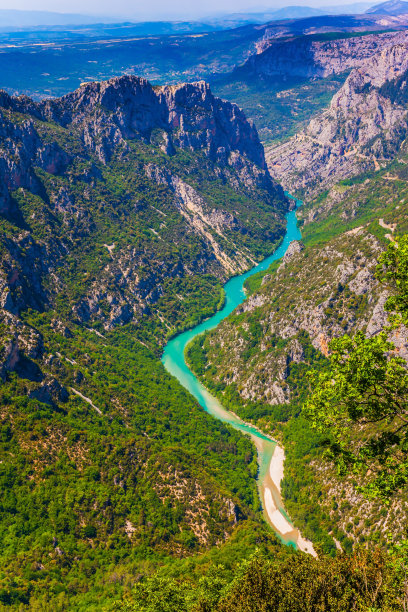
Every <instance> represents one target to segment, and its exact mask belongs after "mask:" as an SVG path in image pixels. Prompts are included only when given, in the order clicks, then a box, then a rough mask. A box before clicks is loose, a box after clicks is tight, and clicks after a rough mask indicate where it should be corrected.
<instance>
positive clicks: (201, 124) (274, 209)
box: [0, 77, 287, 329]
mask: <svg viewBox="0 0 408 612" xmlns="http://www.w3.org/2000/svg"><path fill="white" fill-rule="evenodd" d="M0 130H1V141H0V147H1V149H0V184H1V191H0V212H1V214H2V215H3V216H4V217H5V218H7V220H8V221H7V223H8V224H11V225H8V226H7V231H6V233H5V235H4V236H3V239H2V244H3V247H4V255H3V261H2V279H3V293H2V297H1V301H2V304H3V307H4V308H8V309H9V311H10V312H12V313H13V314H15V315H17V314H18V313H19V312H20V311H21V310H22V309H24V308H26V307H28V306H30V307H35V308H39V307H41V308H44V307H50V305H52V304H54V300H55V297H56V294H57V293H59V292H61V291H63V290H64V291H66V292H67V299H68V301H69V302H70V303H71V307H72V315H73V316H75V317H77V318H78V319H79V320H80V321H92V320H99V321H102V322H103V325H104V326H105V327H106V328H107V329H108V328H109V329H110V328H113V327H114V326H115V325H121V324H124V323H127V322H129V321H131V320H132V319H134V320H137V319H138V318H139V317H140V316H141V315H142V314H143V313H144V312H147V310H148V309H149V308H150V307H151V306H152V305H154V304H155V303H156V302H158V300H160V298H163V296H164V295H165V289H164V284H165V279H166V282H168V281H167V279H169V278H172V279H177V278H183V277H189V276H191V275H194V274H196V273H200V274H205V273H210V274H212V275H213V276H214V278H218V279H225V278H227V277H228V275H230V274H233V273H236V272H238V271H241V270H244V269H246V268H248V267H250V266H251V265H252V264H253V262H254V261H255V260H257V259H259V257H260V256H262V255H263V253H264V249H265V237H266V239H267V240H269V241H270V243H271V244H270V249H272V248H273V247H272V244H273V243H274V242H275V241H276V240H278V239H279V236H280V235H281V233H282V232H283V223H282V213H283V212H284V210H285V209H286V208H287V204H286V201H285V198H284V195H283V191H282V189H281V188H280V187H279V186H278V185H277V184H276V183H275V182H274V181H273V180H272V179H271V176H270V174H269V171H268V169H267V168H266V164H265V157H264V152H263V147H262V145H261V143H260V141H259V138H258V135H257V132H256V129H255V127H254V126H253V125H252V124H251V123H250V122H248V121H247V120H246V118H245V116H244V114H243V113H242V111H240V109H239V108H238V107H237V106H236V105H234V104H230V103H228V102H223V101H222V100H220V99H218V98H216V97H214V96H213V95H212V93H211V91H210V89H209V87H208V85H207V84H206V83H203V82H200V83H196V84H190V85H180V86H174V87H159V88H153V87H152V86H151V85H150V83H148V82H147V81H146V80H144V79H139V78H136V77H121V78H116V79H112V80H110V81H107V82H104V83H90V84H87V85H83V86H82V87H80V88H79V89H78V90H77V91H75V92H74V93H72V94H69V95H67V96H65V97H63V98H60V99H55V100H47V101H44V102H41V103H36V102H33V101H32V100H30V99H29V98H26V97H19V98H13V97H10V96H8V95H7V94H5V93H4V92H3V93H1V95H0ZM257 207H259V208H258V221H257V223H256V224H253V223H252V222H250V221H249V218H250V217H252V216H253V215H254V214H257V213H256V209H257ZM27 215H28V216H27ZM259 215H260V217H259ZM122 219H123V220H122ZM259 221H260V222H259ZM115 223H116V224H120V223H122V226H123V223H125V224H130V226H132V227H133V229H132V230H131V231H132V240H131V241H129V240H126V238H125V239H124V240H123V238H124V237H125V235H126V230H124V226H123V227H122V230H120V229H119V225H118V226H117V228H116V229H114V225H115ZM41 224H42V229H40V227H39V225H41ZM129 231H130V229H129ZM123 232H125V233H123ZM121 234H122V238H121ZM81 241H82V244H81ZM84 243H86V244H87V247H86V248H84ZM179 245H182V246H181V247H180V246H179ZM192 245H194V248H193V249H191V246H192ZM95 249H96V251H97V252H98V253H96V251H95ZM86 252H88V257H92V256H91V255H90V254H91V253H92V252H93V253H94V256H95V257H96V260H97V261H99V262H100V264H99V267H100V270H99V272H98V273H97V275H96V276H95V275H94V274H92V275H91V277H90V278H88V282H87V284H86V286H83V287H82V288H81V290H80V291H77V290H75V292H73V291H72V283H74V284H76V286H77V287H78V288H79V286H80V284H78V282H79V279H76V280H75V281H74V276H75V275H76V273H75V272H74V269H72V272H73V276H72V278H71V279H68V278H66V270H67V267H66V263H67V260H69V259H71V258H73V259H74V260H75V262H76V263H75V265H76V266H78V262H79V260H81V259H83V257H84V255H85V253H86ZM83 266H84V270H83V272H82V274H83V275H84V274H85V275H86V274H87V269H88V270H89V263H88V262H85V261H83ZM64 268H65V271H64ZM64 277H65V278H64ZM74 293H75V297H74ZM68 294H69V295H70V296H71V297H68Z"/></svg>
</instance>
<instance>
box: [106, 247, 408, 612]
mask: <svg viewBox="0 0 408 612" xmlns="http://www.w3.org/2000/svg"><path fill="white" fill-rule="evenodd" d="M377 276H378V278H379V279H380V280H381V281H382V282H386V283H387V284H388V285H389V287H390V289H391V296H390V297H389V299H388V302H387V306H386V308H387V309H388V311H389V312H394V313H396V314H395V315H394V318H393V320H392V323H391V325H392V327H393V328H394V329H395V328H397V327H398V328H399V327H400V326H401V325H406V323H407V321H408V299H407V295H408V292H407V288H408V236H404V237H400V238H397V240H396V242H392V243H391V244H390V246H389V247H388V249H387V251H386V252H385V253H384V254H383V255H382V256H381V258H380V262H379V265H378V268H377ZM391 331H392V328H391V327H389V328H385V329H384V332H383V333H381V334H379V335H377V336H374V337H372V338H366V337H365V336H364V335H363V334H361V333H357V334H356V336H355V337H354V338H351V337H350V336H348V335H345V336H344V337H343V338H341V339H336V340H333V341H332V343H331V346H330V348H331V351H330V354H329V357H328V358H327V359H326V360H325V362H324V365H323V367H320V368H319V367H316V357H317V356H316V355H315V356H314V355H313V352H310V350H309V352H308V353H307V355H308V359H309V361H310V363H311V364H312V365H313V382H312V393H310V391H309V390H308V389H307V388H305V387H303V389H302V390H300V391H299V393H298V396H297V398H298V400H301V403H303V405H304V408H303V411H302V412H303V415H302V416H298V418H297V419H295V418H294V417H295V416H296V415H295V414H292V415H291V417H292V418H291V421H292V422H294V423H295V424H296V425H295V427H296V433H297V435H298V437H299V438H300V439H297V440H296V451H297V452H298V453H299V455H300V454H301V453H302V451H303V452H305V451H306V452H307V453H308V456H307V459H308V460H309V461H310V459H311V456H310V445H309V448H308V449H306V448H305V445H304V444H303V443H302V442H303V440H305V438H306V436H304V433H305V431H306V432H307V433H308V434H309V435H311V437H312V440H314V441H315V443H317V445H319V444H320V445H321V443H322V441H323V439H324V440H325V441H327V442H330V444H331V447H330V453H331V454H330V457H331V459H332V460H333V459H334V460H335V461H336V462H337V463H338V464H339V465H340V466H341V472H342V475H343V476H345V475H346V474H347V472H351V473H354V474H359V473H363V474H364V477H365V479H364V489H365V492H366V494H368V495H369V496H370V497H374V498H385V499H387V500H390V499H391V498H392V497H393V496H394V495H395V493H396V492H397V491H398V490H399V489H401V487H404V486H405V485H406V482H407V464H408V459H407V434H408V427H407V421H406V415H407V379H408V378H407V366H406V361H404V360H402V359H401V358H399V357H398V356H395V355H393V352H392V351H393V349H395V347H394V346H393V345H392V343H391V342H390V341H389V340H387V333H388V334H389V333H390V332H391ZM202 348H203V342H202V339H200V342H196V343H195V344H194V345H193V346H192V348H191V349H190V351H189V359H190V362H191V363H192V365H193V364H194V366H195V367H196V368H197V371H198V372H199V373H201V375H202V373H203V367H204V361H203V353H202ZM300 378H301V379H302V378H303V380H304V377H300ZM296 380H297V377H296V376H295V377H294V381H296ZM294 381H292V385H293V386H294ZM305 398H306V402H304V401H302V400H304V399H305ZM235 401H236V402H237V399H236V400H235ZM236 406H238V402H237V403H236ZM258 416H259V415H258V414H257V413H255V414H254V415H252V418H257V417H258ZM271 416H272V415H269V418H271ZM282 416H283V415H281V421H283V420H284V418H282ZM246 418H248V419H249V418H251V416H250V415H249V414H248V413H247V415H246ZM272 418H274V419H275V420H278V419H279V417H278V415H277V413H276V412H275V414H274V415H273V416H272ZM373 423H377V424H379V426H378V425H377V427H376V429H373V425H372V424H373ZM354 426H355V427H357V429H358V432H359V434H358V440H359V443H358V444H356V440H357V438H356V435H355V432H354V435H353V427H354ZM314 430H316V431H317V432H318V433H319V434H320V436H323V438H322V437H320V440H319V438H318V437H314V438H313V431H314ZM301 432H303V437H302V435H301ZM360 440H363V444H361V443H360ZM285 441H286V442H289V443H290V438H289V439H288V437H287V438H286V440H285ZM326 446H327V444H326ZM299 447H300V448H299ZM285 448H286V447H285ZM315 456H316V455H315ZM292 461H293V457H292ZM297 467H299V465H298V466H297ZM367 477H368V480H367ZM285 481H287V476H286V475H285ZM306 484H307V487H311V486H312V483H311V482H308V483H306ZM286 485H287V482H286ZM287 486H288V485H287ZM288 495H290V492H288V490H287V489H286V496H288ZM309 518H310V517H309ZM311 518H312V520H313V517H311ZM373 518H374V517H373ZM342 544H344V542H342ZM407 551H408V544H407V542H406V541H401V540H400V541H398V542H396V543H392V542H391V541H389V542H388V543H387V544H385V543H384V545H383V546H382V547H376V546H375V545H374V543H373V542H371V543H370V545H369V547H362V546H360V547H358V546H354V550H353V552H351V550H350V552H349V554H347V553H345V552H342V553H339V552H338V551H337V553H334V551H332V554H331V555H328V554H327V552H328V551H327V552H326V553H325V552H323V549H322V548H320V549H319V557H318V559H313V558H312V557H310V556H307V555H304V554H302V553H289V552H287V553H286V554H283V555H281V556H280V557H276V556H275V555H271V554H270V553H269V554H265V553H264V552H261V551H257V552H256V553H255V555H253V556H252V558H250V559H249V560H247V561H245V562H244V563H241V564H239V565H237V566H236V567H235V568H234V571H233V573H231V571H230V570H227V569H226V568H225V567H223V566H216V565H213V566H212V568H211V570H210V571H209V572H208V573H207V574H206V575H205V576H203V577H201V578H200V580H198V581H197V580H196V581H194V580H192V579H191V578H190V579H179V580H177V579H174V578H172V577H169V576H167V575H166V574H165V573H162V574H159V575H155V576H153V577H151V578H148V579H146V580H143V581H141V582H140V584H138V585H137V586H136V587H135V589H134V590H133V592H132V595H131V597H130V598H129V599H127V600H125V601H124V602H123V604H118V606H117V608H116V609H118V610H120V611H122V610H123V611H129V612H133V611H135V612H136V611H138V612H139V611H140V612H155V611H158V610H160V611H161V610H163V612H164V611H166V612H173V611H174V612H175V611H176V610H184V611H186V612H188V611H197V612H198V611H201V612H203V611H208V612H210V611H214V612H215V611H219V612H221V611H223V612H228V611H230V610H231V611H232V610H238V611H242V612H244V611H245V612H246V611H248V612H249V611H251V612H256V611H259V612H261V611H263V612H266V611H268V610H270V611H271V612H272V611H275V610H280V611H282V612H284V611H288V612H289V611H290V612H297V611H299V612H301V611H302V612H307V611H310V612H312V611H313V612H314V611H316V610H322V611H335V610H337V611H339V612H343V611H346V610H362V611H363V610H364V611H366V612H368V611H372V610H382V611H386V612H391V611H392V610H401V609H405V607H406V605H407V604H408V583H407V577H406V564H407V561H408V558H407Z"/></svg>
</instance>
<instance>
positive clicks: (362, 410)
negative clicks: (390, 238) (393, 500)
mask: <svg viewBox="0 0 408 612" xmlns="http://www.w3.org/2000/svg"><path fill="white" fill-rule="evenodd" d="M377 277H378V279H379V280H380V281H381V282H384V283H385V282H386V283H387V284H388V286H389V288H390V291H392V294H391V296H390V297H389V299H388V300H387V304H386V308H387V310H389V311H391V312H392V316H390V320H391V324H390V325H389V326H388V327H386V328H385V329H384V330H383V331H382V332H381V333H379V334H378V335H376V336H374V337H371V338H366V337H365V336H364V334H363V333H362V332H358V333H357V334H356V335H355V336H354V337H353V338H351V337H350V336H348V335H345V336H344V337H342V338H339V339H335V340H333V341H332V342H331V344H330V360H329V368H328V370H327V371H325V372H323V373H320V374H317V373H314V374H313V373H312V375H311V381H312V389H313V391H312V393H311V395H310V397H309V399H308V400H307V402H306V404H305V406H304V413H305V415H306V416H307V417H308V418H309V419H310V421H311V423H312V425H313V427H315V428H316V429H317V430H319V431H320V432H322V433H324V434H326V435H327V446H328V455H329V456H330V457H331V458H332V459H334V460H335V462H336V464H337V466H338V468H339V470H340V472H341V473H343V474H344V473H350V472H351V473H359V474H362V475H363V476H364V487H363V489H364V490H365V491H366V492H367V493H368V494H370V495H371V496H381V497H384V498H389V497H390V496H391V495H392V494H393V493H395V491H397V490H398V489H400V488H401V487H403V486H404V485H406V483H407V482H408V370H407V363H406V361H405V360H403V359H402V358H401V357H399V356H398V355H397V354H396V352H395V346H394V345H393V344H392V342H390V340H389V335H390V332H391V331H392V329H394V328H395V327H398V326H401V325H402V324H403V323H407V321H408V236H404V237H402V238H400V239H399V240H398V241H396V242H395V243H391V244H390V245H389V247H388V249H387V251H386V252H385V253H383V254H382V256H381V257H380V260H379V265H378V267H377Z"/></svg>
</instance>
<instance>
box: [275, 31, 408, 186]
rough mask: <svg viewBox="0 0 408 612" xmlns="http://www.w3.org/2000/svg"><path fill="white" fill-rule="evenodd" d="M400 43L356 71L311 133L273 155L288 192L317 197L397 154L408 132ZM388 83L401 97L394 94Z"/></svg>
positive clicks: (406, 55) (407, 64) (405, 51)
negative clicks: (321, 192) (344, 179)
mask: <svg viewBox="0 0 408 612" xmlns="http://www.w3.org/2000/svg"><path fill="white" fill-rule="evenodd" d="M396 40H397V41H398V42H397V44H394V45H393V46H388V47H387V48H385V49H383V50H382V51H380V52H379V53H377V54H375V55H373V56H372V57H371V58H370V59H369V60H368V61H366V62H365V63H363V64H362V65H361V66H360V67H359V68H356V69H354V70H353V71H352V72H351V74H350V75H349V77H348V78H347V80H346V82H345V84H344V85H343V87H342V88H341V89H340V90H339V91H338V92H337V94H336V95H335V96H334V97H333V99H332V101H331V104H330V106H329V108H328V109H327V110H326V111H324V112H323V113H322V114H321V115H319V116H318V117H316V118H314V119H313V120H312V121H310V123H309V125H308V126H307V127H306V129H305V130H303V131H302V132H300V133H299V134H297V135H296V136H294V137H293V138H292V139H290V140H289V141H288V142H286V143H284V144H282V145H279V146H277V147H273V148H271V149H270V150H269V151H268V162H269V166H270V169H271V171H272V173H273V174H274V175H275V176H276V177H277V178H278V179H280V180H281V181H282V182H283V184H284V186H285V187H286V188H290V189H295V188H297V189H302V190H303V191H304V192H306V193H307V194H309V195H313V194H316V193H318V192H319V191H322V190H323V189H326V188H327V187H330V186H331V185H332V184H333V183H334V182H336V181H338V180H339V179H342V178H347V177H349V176H352V175H355V174H357V173H359V172H361V171H364V170H369V169H374V168H378V167H379V165H381V164H382V163H383V162H387V161H389V160H390V159H392V158H393V157H394V156H395V154H396V153H397V151H398V149H399V146H400V144H401V142H402V141H403V140H404V138H405V136H406V133H407V108H406V101H405V99H404V96H403V95H402V94H403V90H404V87H405V81H404V79H403V78H402V77H403V76H404V75H405V73H406V72H407V70H408V37H407V35H406V34H399V35H398V36H397V38H396ZM386 84H391V86H392V87H391V89H392V88H394V89H395V90H397V91H398V93H399V94H400V95H399V96H395V95H390V91H389V90H388V89H387V88H386V87H385V85H386Z"/></svg>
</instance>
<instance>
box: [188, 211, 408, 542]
mask: <svg viewBox="0 0 408 612" xmlns="http://www.w3.org/2000/svg"><path fill="white" fill-rule="evenodd" d="M380 221H381V222H382V221H383V220H382V219H380ZM373 225H374V224H373ZM382 249H383V245H382V244H381V243H380V242H379V241H378V239H377V238H376V237H375V236H374V235H373V234H371V233H370V231H368V229H367V228H366V227H357V228H355V229H352V230H348V231H347V232H345V233H343V234H341V235H340V236H338V237H337V238H334V239H332V240H330V241H327V242H326V243H325V244H323V245H322V244H320V245H318V246H314V247H311V246H309V247H308V246H306V248H304V246H303V245H302V243H301V242H295V243H292V245H291V248H290V249H289V250H288V252H287V254H286V256H285V258H284V259H283V261H282V262H279V263H277V264H275V266H274V268H273V267H272V269H271V270H270V273H269V274H267V275H266V276H264V278H263V282H262V286H261V288H260V289H259V290H258V291H256V292H255V293H254V294H253V295H251V296H250V297H249V298H248V300H247V301H246V302H244V303H243V304H242V305H241V306H240V307H239V308H238V309H237V311H235V313H234V314H233V315H231V316H230V317H228V318H227V319H226V320H225V321H223V322H222V323H221V324H220V325H219V326H218V328H217V329H216V330H214V331H212V332H209V333H207V334H206V335H205V336H204V337H201V338H199V339H197V340H196V341H195V343H193V345H191V346H190V349H189V359H190V363H191V364H192V366H193V368H194V369H195V371H196V372H197V373H198V374H199V375H200V376H201V379H202V380H203V382H204V383H205V384H206V386H207V387H209V388H210V389H211V390H212V391H213V392H214V393H216V394H217V395H218V396H219V397H220V399H221V401H223V402H224V404H225V403H226V404H227V405H228V406H230V407H231V408H234V410H236V411H237V412H238V413H239V414H240V415H241V416H242V417H243V418H245V419H247V420H250V421H251V422H254V423H256V424H257V425H258V426H259V427H260V428H261V430H262V431H269V432H270V433H271V434H272V435H274V436H275V437H277V438H278V439H280V440H281V441H282V443H283V445H284V446H285V450H286V453H287V459H286V464H285V480H284V484H283V491H284V495H285V496H286V502H285V503H286V507H288V508H289V509H290V510H289V511H290V512H291V516H292V517H295V518H296V519H298V520H299V523H298V525H299V526H301V528H302V529H303V530H304V531H305V532H306V533H307V537H308V538H311V539H312V540H313V541H314V542H315V543H316V542H320V544H323V545H324V546H328V547H330V546H331V547H332V549H333V550H334V549H335V548H336V547H337V548H339V547H340V548H341V547H349V546H350V544H351V543H353V542H361V543H363V542H365V541H366V540H367V539H371V538H373V539H375V540H376V541H377V539H378V538H379V539H382V540H384V541H385V540H386V538H387V537H388V536H389V534H392V535H393V536H394V537H395V538H400V537H401V536H402V534H403V533H404V530H405V529H406V512H407V503H406V492H404V491H403V492H402V493H401V494H398V495H397V496H396V498H395V499H394V500H393V502H392V504H391V505H390V506H389V507H384V506H382V504H381V502H379V501H374V502H373V501H372V500H367V499H366V498H364V496H363V495H361V494H359V493H358V492H357V491H356V488H355V483H353V479H351V478H350V479H345V478H339V477H338V476H336V473H335V470H334V469H333V467H332V466H330V465H328V464H327V463H326V462H325V461H324V460H323V459H322V450H321V448H320V451H318V450H317V449H318V448H319V442H320V440H319V439H318V437H316V436H315V435H314V434H313V431H312V430H311V429H310V426H309V424H308V422H307V421H306V420H305V419H304V418H303V417H302V414H301V406H302V402H303V401H304V399H305V397H306V395H307V392H308V388H309V381H308V379H307V372H308V371H310V369H311V368H316V369H319V367H322V365H323V367H324V356H327V355H328V351H329V342H330V340H331V339H332V338H334V337H339V336H342V335H343V334H345V333H348V334H350V335H353V334H354V333H355V332H356V331H357V330H362V331H364V332H365V333H366V335H367V336H369V337H372V336H375V335H376V334H378V333H379V332H380V331H381V330H382V329H383V328H384V325H385V324H386V322H387V320H388V318H387V314H386V313H385V311H384V304H385V301H386V299H387V292H386V290H385V289H384V287H383V286H381V285H380V284H379V283H378V281H377V280H376V278H375V267H376V259H377V256H378V254H379V253H380V252H381V251H382ZM392 340H393V342H394V344H395V346H396V351H397V352H398V354H399V355H401V356H402V357H404V358H405V359H407V360H408V330H407V329H406V328H405V327H403V326H401V327H400V328H399V329H397V330H396V331H395V332H394V336H393V338H392ZM313 436H314V437H313ZM368 517H372V520H368ZM330 535H334V536H335V539H336V540H337V544H336V546H335V543H334V540H331V537H330ZM330 540H331V543H330ZM339 540H340V541H341V543H342V544H340V542H339Z"/></svg>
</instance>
